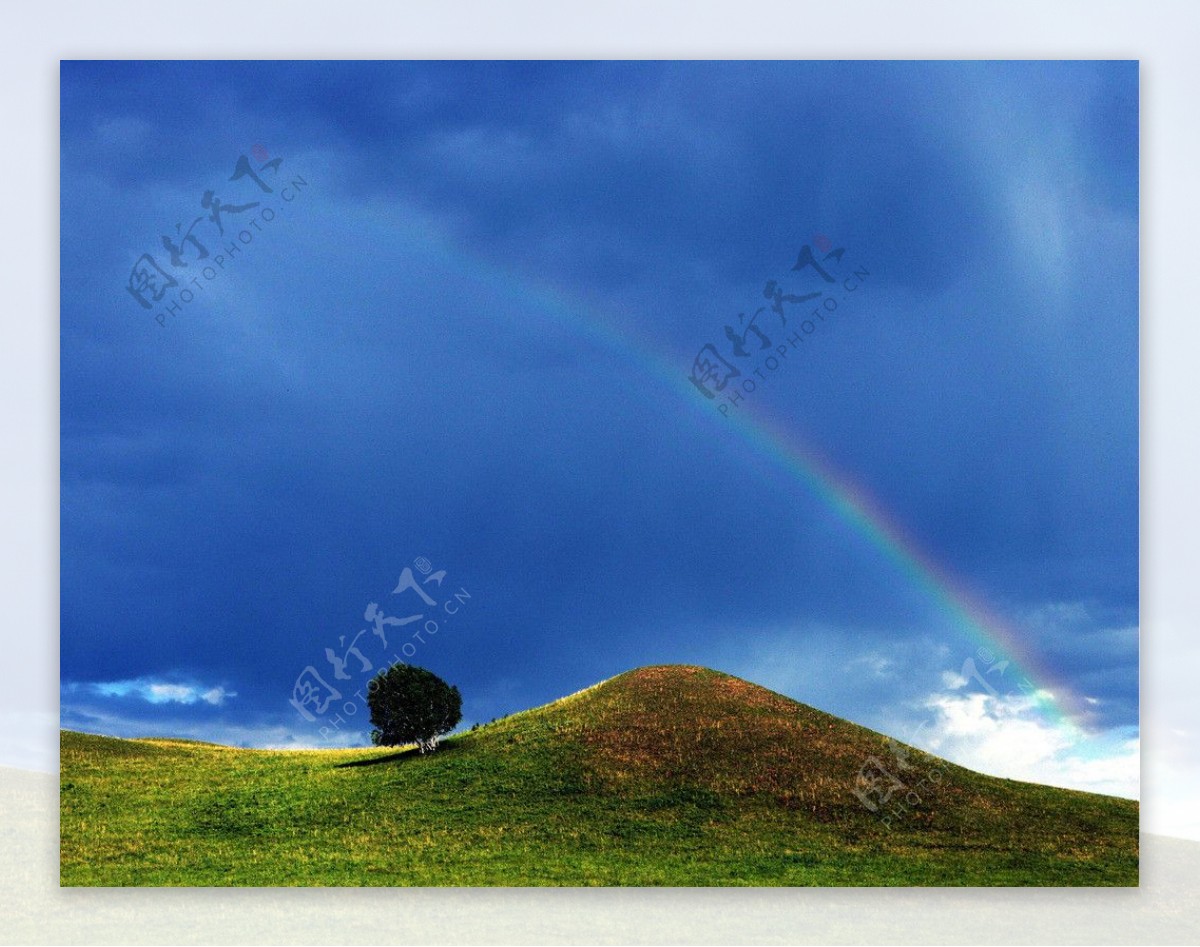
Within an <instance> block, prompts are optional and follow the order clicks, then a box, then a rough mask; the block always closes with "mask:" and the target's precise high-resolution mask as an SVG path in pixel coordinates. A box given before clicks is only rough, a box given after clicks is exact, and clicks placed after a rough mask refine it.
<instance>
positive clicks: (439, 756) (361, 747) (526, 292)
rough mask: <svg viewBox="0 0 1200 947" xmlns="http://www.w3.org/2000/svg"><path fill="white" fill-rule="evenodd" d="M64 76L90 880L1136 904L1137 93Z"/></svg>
mask: <svg viewBox="0 0 1200 947" xmlns="http://www.w3.org/2000/svg"><path fill="white" fill-rule="evenodd" d="M59 79H60V167H59V174H60V188H61V204H60V295H61V335H60V350H59V371H60V392H59V393H60V428H61V432H60V485H59V486H60V548H61V561H60V568H61V580H60V586H59V606H60V622H61V633H60V634H61V637H60V643H59V660H60V664H59V674H60V678H59V703H60V717H59V726H60V733H59V739H60V757H59V766H60V768H59V796H58V805H59V871H60V878H59V880H60V884H61V885H62V886H63V887H72V888H74V887H216V886H238V887H326V886H338V887H378V886H385V887H534V886H563V887H582V886H639V887H640V886H654V887H726V886H749V887H779V886H786V887H843V888H844V887H890V886H905V887H910V886H917V887H961V886H969V887H1135V886H1137V885H1138V884H1139V826H1140V818H1139V805H1140V803H1139V800H1140V797H1141V782H1140V778H1139V772H1140V760H1141V757H1140V717H1139V623H1140V616H1139V531H1138V523H1139V499H1138V497H1139V422H1138V419H1139V399H1138V391H1139V388H1138V386H1139V310H1138V292H1139V163H1138V145H1139V109H1138V101H1139V67H1138V63H1137V62H1136V61H1093V60H1076V61H1038V60H1023V61H982V60H981V61H869V60H858V61H837V60H822V61H804V60H762V61H719V60H711V61H702V60H695V61H653V60H638V61H632V60H630V61H610V60H604V61H586V60H570V61H567V60H563V61H552V60H540V61H515V60H513V61H508V60H500V61H486V60H463V61H448V60H447V61H439V60H422V61H404V60H389V61H372V60H356V61H286V60H272V61H251V60H238V61H221V60H206V61H182V60H181V61H137V60H123V61H102V60H87V61H84V60H63V61H62V62H61V64H60V73H59Z"/></svg>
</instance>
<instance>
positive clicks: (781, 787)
mask: <svg viewBox="0 0 1200 947" xmlns="http://www.w3.org/2000/svg"><path fill="white" fill-rule="evenodd" d="M871 756H875V757H877V758H879V759H881V760H887V761H891V760H892V756H891V754H890V753H889V752H888V750H887V747H886V746H885V744H884V739H883V737H882V736H881V735H880V734H878V733H875V732H873V731H870V730H867V729H864V728H862V727H858V726H856V725H854V724H851V723H848V722H847V721H845V720H841V719H839V718H837V717H832V716H830V715H828V714H825V713H822V712H821V711H818V710H814V709H812V708H810V707H807V706H805V705H803V704H799V703H796V702H794V701H792V700H789V699H787V698H785V697H782V696H781V695H779V694H775V693H773V692H771V691H768V690H765V689H763V688H761V687H757V686H756V685H753V684H750V683H747V682H746V681H742V680H739V679H738V678H734V677H730V676H728V675H725V674H721V673H718V672H715V671H710V670H705V669H702V668H693V667H680V666H669V667H652V668H642V669H639V670H636V671H630V672H628V673H626V674H622V675H620V676H618V677H615V678H613V679H612V680H609V681H606V682H604V683H603V684H600V685H597V686H596V687H593V688H590V689H589V690H586V691H583V692H581V693H579V694H576V695H574V696H572V697H569V698H565V699H563V700H560V701H556V702H555V703H552V704H548V705H546V706H545V707H540V708H537V709H534V710H530V711H526V712H524V713H520V714H516V715H514V716H512V717H508V718H505V719H504V720H501V721H497V722H495V723H493V724H490V725H488V726H485V727H480V728H479V729H478V730H476V731H473V732H470V733H465V734H462V735H460V736H457V737H454V738H451V739H450V740H448V741H446V742H445V743H444V744H443V746H442V748H441V749H439V750H438V751H437V752H436V753H434V754H432V755H428V756H424V757H423V756H420V755H418V754H417V753H416V752H415V751H402V752H396V751H395V750H394V749H357V750H318V751H296V752H280V751H271V750H244V749H235V748H231V747H223V746H216V745H212V744H204V743H194V742H188V741H179V740H119V739H113V738H109V737H101V736H92V735H88V734H82V733H74V732H70V731H64V732H63V733H62V767H61V870H62V875H61V879H62V883H63V884H64V885H1136V884H1137V882H1138V805H1137V803H1136V802H1131V801H1128V800H1124V799H1116V798H1112V797H1108V796H1098V795H1093V794H1089V793H1081V792H1072V791H1068V790H1063V789H1054V788H1050V787H1046V786H1038V785H1033V784H1029V783H1019V782H1014V781H1011V780H1004V779H995V778H992V777H988V776H982V775H980V774H978V773H974V772H971V771H969V770H965V769H962V768H961V767H957V766H954V765H952V764H950V763H947V762H945V761H942V760H939V759H938V758H936V757H933V756H929V755H928V754H924V753H921V752H919V751H917V750H912V751H911V756H910V758H909V762H910V764H911V765H912V767H913V769H912V770H910V771H906V773H905V775H906V776H907V775H908V774H909V773H915V774H924V773H928V772H930V771H932V770H937V771H940V773H941V779H940V782H938V783H937V785H936V787H935V789H934V791H932V792H931V791H929V790H928V789H922V790H921V792H920V793H919V795H920V802H919V803H915V804H913V805H912V806H911V808H910V810H909V811H908V812H907V813H906V814H903V815H902V816H898V817H894V818H893V821H892V825H891V827H890V828H889V827H887V826H885V825H883V824H882V823H881V822H880V814H879V813H871V812H869V811H868V810H867V809H866V808H865V807H864V806H863V805H862V804H861V802H860V801H859V800H858V799H857V798H856V797H855V796H854V795H853V793H852V790H853V788H854V786H855V776H856V774H857V773H858V771H859V768H860V766H862V764H863V762H864V761H865V760H866V759H867V758H868V757H871ZM889 768H893V769H894V767H893V766H892V765H891V763H890V762H889ZM918 778H919V776H915V775H914V776H911V778H909V779H906V781H907V782H909V784H910V786H911V785H912V784H914V783H915V780H917V779H918ZM903 795H904V794H903V792H901V793H900V794H899V796H898V797H894V798H893V799H892V800H891V803H892V804H895V803H896V802H899V801H900V797H902V796H903Z"/></svg>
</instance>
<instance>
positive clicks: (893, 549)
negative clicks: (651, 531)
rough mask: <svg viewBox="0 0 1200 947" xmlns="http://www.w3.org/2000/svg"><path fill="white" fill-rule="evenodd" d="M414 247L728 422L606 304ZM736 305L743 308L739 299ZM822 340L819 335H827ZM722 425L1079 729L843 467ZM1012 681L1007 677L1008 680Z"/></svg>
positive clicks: (1052, 692) (1018, 655)
mask: <svg viewBox="0 0 1200 947" xmlns="http://www.w3.org/2000/svg"><path fill="white" fill-rule="evenodd" d="M393 226H394V224H393ZM414 242H418V243H419V244H421V250H424V251H425V252H430V251H432V252H433V253H434V254H435V255H436V257H437V258H438V260H439V262H441V263H444V264H445V265H447V266H450V267H453V268H454V269H455V270H456V272H458V273H460V274H462V272H463V270H466V271H467V274H469V275H472V276H478V277H479V278H480V279H482V280H485V281H486V282H487V283H489V284H490V285H492V286H497V285H498V286H504V287H506V288H507V289H509V290H510V291H515V292H516V293H517V294H518V299H519V300H520V301H521V302H523V303H525V304H530V303H532V304H533V305H534V306H535V307H536V308H537V310H539V311H540V313H541V314H542V315H543V316H544V317H548V318H549V319H550V320H552V321H553V322H554V323H556V324H562V325H567V326H569V327H571V329H572V330H574V331H576V332H578V333H579V334H581V335H583V336H584V337H585V338H587V339H589V340H591V341H592V342H593V343H596V344H598V345H600V346H601V347H603V348H605V349H608V350H610V351H611V352H613V353H614V354H616V355H619V356H620V357H621V360H622V362H623V364H625V366H626V367H627V368H628V369H630V370H632V369H633V368H635V367H636V368H637V369H638V372H639V377H640V378H642V379H643V380H645V379H646V378H650V379H653V380H655V381H656V382H657V383H659V384H660V385H663V386H665V387H666V388H668V389H671V390H673V391H674V393H675V394H677V395H678V396H679V398H680V399H681V401H682V404H683V406H684V410H683V412H682V419H683V421H684V423H689V424H690V425H691V426H693V427H694V428H695V429H696V434H697V437H698V438H699V437H704V436H707V435H708V434H710V432H711V426H712V424H713V418H714V417H720V416H719V415H718V414H717V410H716V407H715V406H714V403H713V402H711V401H707V400H705V399H704V398H703V397H702V396H701V395H700V394H699V393H698V392H697V390H696V388H695V386H694V385H693V384H692V383H691V382H690V380H689V379H688V378H687V374H686V372H687V369H688V368H689V367H690V358H691V356H690V355H687V356H684V355H683V354H678V355H673V356H671V357H670V358H667V357H664V356H663V355H661V354H659V353H658V351H657V349H658V346H657V345H656V344H655V343H654V342H652V341H651V340H649V339H648V338H645V337H643V336H642V335H641V334H640V333H639V332H638V331H637V330H636V329H634V328H633V327H629V326H620V327H617V326H615V325H613V324H612V323H611V321H610V320H609V319H608V318H607V317H606V316H605V314H604V313H603V312H602V311H601V310H600V309H599V308H598V307H595V306H591V305H588V304H586V303H583V302H581V301H580V300H579V299H577V298H570V297H568V296H566V295H565V294H564V293H563V292H561V291H560V290H559V289H557V288H556V287H554V286H551V285H550V284H548V283H546V282H544V281H539V280H535V279H533V278H531V277H529V276H526V275H522V274H516V273H514V272H511V271H509V270H507V269H504V268H501V267H499V266H497V265H495V264H493V263H491V262H488V261H486V260H484V259H482V258H480V257H478V256H474V255H469V254H465V253H464V252H463V251H462V250H461V248H459V247H457V246H455V244H454V241H453V240H451V239H450V238H448V237H447V236H446V235H444V234H441V233H437V232H431V231H430V230H429V229H423V230H422V231H421V233H420V236H419V237H417V238H416V240H415V241H414ZM733 304H734V305H736V301H734V303H733ZM813 338H814V339H816V338H819V335H818V336H814V337H813ZM693 354H694V353H693ZM722 423H723V424H725V425H727V426H728V428H729V432H730V437H729V442H730V443H729V444H728V445H726V447H727V449H729V450H731V451H733V452H734V453H735V454H738V455H739V456H741V458H742V459H743V460H744V455H742V454H741V453H740V451H738V450H737V449H736V444H735V441H741V442H742V443H744V444H746V445H748V446H749V447H751V448H752V449H753V450H754V451H755V452H756V453H757V454H759V455H761V456H763V457H765V458H767V459H769V460H770V461H771V462H772V463H774V464H775V465H776V466H778V467H779V468H780V469H781V470H782V471H783V472H784V473H786V474H787V475H788V476H789V477H790V478H792V479H793V480H796V481H799V482H800V483H801V484H803V485H804V486H805V487H806V488H807V489H808V490H809V492H810V493H812V494H813V495H814V496H815V497H816V498H817V499H818V500H820V501H821V502H822V503H823V504H824V505H825V506H826V507H828V508H829V509H830V510H832V511H833V512H834V513H835V514H836V515H837V516H838V517H839V518H840V519H841V521H842V522H844V523H845V524H846V525H848V526H849V527H850V528H851V529H853V530H854V531H855V532H856V533H858V534H859V535H860V536H862V537H863V538H864V539H865V540H867V542H868V543H869V544H870V545H871V546H873V547H874V548H876V549H877V550H878V551H879V552H880V553H882V554H883V556H884V557H885V559H886V560H887V561H889V562H891V563H892V564H893V566H894V567H895V568H896V569H897V570H898V572H899V573H900V574H901V575H903V576H904V577H905V578H906V579H907V580H908V581H909V582H910V583H911V584H912V585H913V586H914V587H916V588H917V589H918V590H919V591H920V592H921V593H922V594H923V595H925V596H926V597H927V598H929V599H930V600H931V601H932V602H933V603H934V604H935V605H936V606H937V607H938V608H939V609H940V610H941V611H942V612H943V613H944V614H945V615H946V616H947V617H948V618H949V619H950V620H951V621H952V623H953V625H954V627H956V628H957V629H958V630H959V631H960V632H961V633H962V634H964V635H965V637H966V638H968V639H969V640H971V641H972V642H974V643H976V644H977V645H978V646H980V647H982V648H986V649H987V650H988V651H990V652H991V653H992V655H993V656H994V657H993V660H995V661H1000V660H1007V661H1008V662H1009V664H1010V665H1011V667H1012V668H1013V669H1014V670H1015V671H1016V679H1017V680H1021V679H1022V678H1023V679H1024V680H1023V681H1022V688H1021V689H1022V691H1023V692H1024V693H1025V694H1026V695H1027V696H1029V697H1031V698H1032V699H1033V700H1034V702H1035V704H1036V705H1037V707H1038V709H1039V710H1040V712H1041V713H1042V715H1043V716H1044V717H1045V718H1046V719H1047V720H1048V722H1051V723H1053V724H1054V725H1055V726H1058V727H1062V728H1064V729H1067V730H1070V731H1077V729H1078V728H1077V725H1076V723H1075V722H1074V720H1073V719H1072V718H1073V717H1077V716H1082V714H1083V712H1084V709H1083V708H1082V707H1081V706H1079V705H1078V704H1076V703H1075V702H1074V700H1073V699H1072V697H1071V694H1072V692H1071V690H1070V689H1069V688H1066V687H1064V686H1063V684H1062V682H1061V681H1058V680H1056V679H1055V677H1054V675H1053V674H1052V673H1051V672H1050V671H1049V670H1048V669H1047V668H1046V667H1045V666H1044V664H1042V663H1041V661H1040V660H1039V658H1038V655H1037V654H1036V652H1035V650H1034V649H1033V647H1032V646H1031V645H1030V643H1029V641H1028V637H1029V636H1028V635H1022V634H1021V633H1020V631H1019V630H1018V629H1016V628H1014V627H1013V626H1012V625H1011V624H1009V623H1007V622H1005V621H1004V620H1003V619H1001V618H1000V617H999V616H998V615H996V614H995V613H994V611H993V610H992V609H990V608H989V607H988V606H987V605H986V604H985V603H984V602H983V601H982V600H981V599H980V598H979V597H978V596H977V595H976V594H974V593H973V592H972V591H971V590H970V589H968V588H967V587H966V585H965V584H964V583H962V582H961V581H960V580H958V579H956V578H955V577H954V576H953V575H952V573H951V572H950V570H948V569H947V568H945V567H943V566H941V565H939V564H938V563H937V562H936V561H935V560H934V559H933V558H932V557H931V556H930V555H928V554H927V553H926V552H924V551H923V550H922V549H921V547H920V546H919V545H918V544H917V543H916V542H915V541H914V540H913V539H912V538H911V537H910V536H908V535H907V533H906V532H905V531H904V529H903V528H902V527H901V526H900V524H899V523H898V521H897V520H896V518H895V517H894V516H892V515H889V514H888V513H887V511H885V510H884V509H883V508H882V507H881V506H880V505H879V504H878V503H877V502H876V501H875V500H874V498H873V497H872V496H871V495H870V494H869V493H868V492H867V491H866V490H865V489H863V488H862V487H861V486H859V485H857V484H856V483H855V482H854V481H853V480H852V479H851V478H850V477H849V476H847V475H846V474H845V473H844V472H842V471H839V470H837V469H836V468H835V467H834V466H833V465H832V464H831V463H830V462H829V461H828V460H827V459H825V458H824V457H822V456H821V455H820V454H819V453H818V451H817V450H816V449H815V448H813V447H812V446H810V445H806V444H804V443H803V442H802V441H801V439H800V438H799V437H798V436H797V435H796V434H794V433H791V432H788V431H785V430H783V429H782V427H780V426H778V425H775V424H772V423H771V422H770V421H768V420H767V419H765V418H763V417H761V416H757V415H753V414H751V413H750V412H749V411H748V409H747V408H745V407H742V408H739V410H738V412H737V413H736V414H734V415H731V416H728V417H725V418H723V419H722ZM709 443H711V441H709ZM1013 679H1014V678H1013V677H1009V676H1007V675H1006V677H1005V681H1006V683H1007V682H1011V681H1012V680H1013Z"/></svg>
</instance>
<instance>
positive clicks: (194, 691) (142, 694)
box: [67, 678, 237, 707]
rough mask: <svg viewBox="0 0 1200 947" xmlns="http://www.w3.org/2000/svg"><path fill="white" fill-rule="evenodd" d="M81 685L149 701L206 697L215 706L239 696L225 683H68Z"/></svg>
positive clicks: (72, 688)
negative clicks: (223, 684)
mask: <svg viewBox="0 0 1200 947" xmlns="http://www.w3.org/2000/svg"><path fill="white" fill-rule="evenodd" d="M80 688H83V689H85V690H87V691H88V692H90V693H92V694H97V695H99V696H100V697H135V698H140V699H141V700H144V701H146V702H147V703H149V704H194V703H196V702H197V701H201V700H202V701H204V702H205V703H207V704H212V705H213V706H214V707H220V706H221V705H222V704H223V703H225V699H226V698H227V697H237V694H236V693H235V692H233V691H227V690H225V688H224V687H206V686H204V685H201V684H177V683H172V682H168V681H155V680H150V679H148V678H134V679H133V680H126V681H97V682H92V683H88V684H83V685H80V684H70V685H67V690H68V691H75V690H78V689H80Z"/></svg>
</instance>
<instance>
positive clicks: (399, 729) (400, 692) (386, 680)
mask: <svg viewBox="0 0 1200 947" xmlns="http://www.w3.org/2000/svg"><path fill="white" fill-rule="evenodd" d="M367 703H368V704H369V705H370V707H371V725H372V726H373V727H374V728H375V729H374V730H372V731H371V742H372V743H374V744H375V745H376V746H401V745H403V744H405V743H415V744H416V745H417V747H418V749H420V751H421V752H422V753H429V752H431V751H433V750H435V749H437V745H438V738H439V737H440V736H442V734H444V733H449V732H450V731H451V730H453V729H454V728H455V727H456V726H457V725H458V722H459V721H460V720H461V719H462V694H460V693H459V692H458V688H457V687H452V686H451V685H449V684H447V683H446V682H445V681H443V680H442V679H441V678H440V677H438V676H437V675H436V674H434V673H433V672H432V671H427V670H425V668H419V667H414V666H413V665H411V664H395V665H393V666H392V667H390V668H388V669H387V670H386V671H384V672H382V673H381V674H378V675H376V676H375V678H374V679H373V680H372V681H371V684H370V686H369V687H368V688H367Z"/></svg>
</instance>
